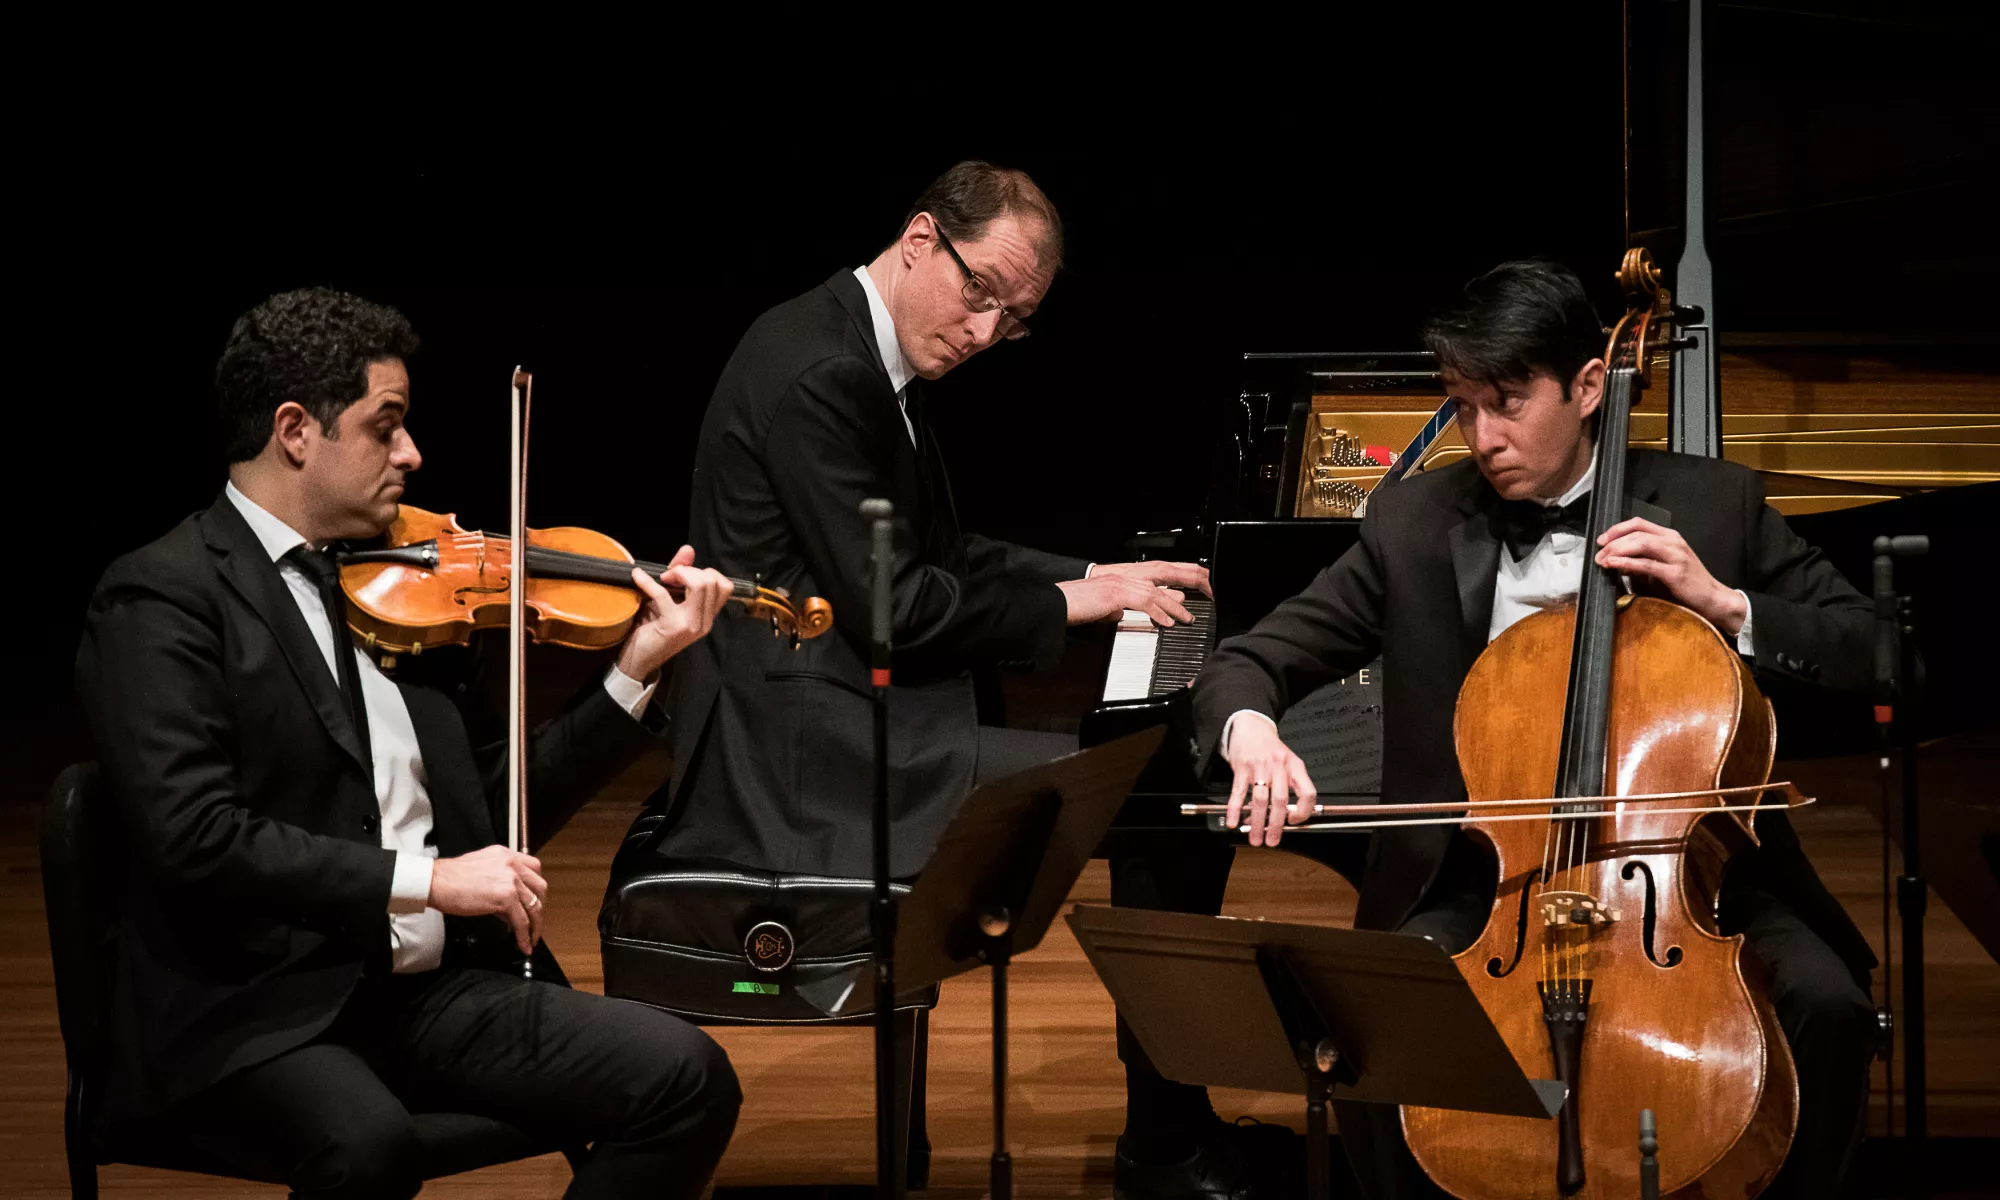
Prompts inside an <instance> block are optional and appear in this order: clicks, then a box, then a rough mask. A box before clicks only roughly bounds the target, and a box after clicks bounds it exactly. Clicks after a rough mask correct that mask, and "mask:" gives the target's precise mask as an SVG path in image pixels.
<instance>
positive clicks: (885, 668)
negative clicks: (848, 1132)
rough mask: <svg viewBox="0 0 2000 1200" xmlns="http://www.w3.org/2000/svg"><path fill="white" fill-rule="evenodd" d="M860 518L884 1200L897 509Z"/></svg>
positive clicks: (888, 1167) (881, 504)
mask: <svg viewBox="0 0 2000 1200" xmlns="http://www.w3.org/2000/svg"><path fill="white" fill-rule="evenodd" d="M861 515H862V516H864V517H866V518H868V519H869V520H870V521H872V522H873V527H872V529H871V531H870V532H871V534H872V539H871V540H872V543H873V552H874V562H873V566H874V574H875V587H874V608H875V611H874V614H873V629H872V634H873V636H872V638H871V639H870V640H871V642H872V643H873V645H872V646H871V648H870V650H871V653H870V666H871V667H872V668H873V672H872V673H873V682H874V685H875V696H874V701H875V812H874V830H873V832H874V842H875V845H874V857H875V900H874V903H873V904H872V905H871V906H870V907H869V910H868V918H869V919H868V931H869V936H870V938H871V940H872V941H873V943H874V950H875V1182H876V1189H877V1191H876V1194H877V1195H879V1196H882V1197H885V1200H902V1197H903V1164H902V1163H901V1162H899V1161H898V1158H899V1157H900V1156H899V1155H898V1154H897V1153H896V1147H897V1143H898V1142H899V1141H900V1140H901V1139H899V1138H898V1137H897V1133H898V1132H899V1129H898V1126H897V1113H896V1081H897V1078H898V1076H897V1071H896V898H895V896H894V894H893V893H891V892H890V891H889V664H890V660H891V657H892V652H893V649H894V645H893V640H894V637H893V635H894V631H893V629H892V627H891V615H892V608H891V605H892V603H893V597H892V595H891V591H892V587H893V578H894V576H893V572H894V569H895V564H894V555H895V525H894V523H893V521H892V518H893V517H894V516H895V508H894V506H893V505H891V504H890V503H889V502H888V501H887V500H864V501H862V503H861Z"/></svg>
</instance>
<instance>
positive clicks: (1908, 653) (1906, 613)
mask: <svg viewBox="0 0 2000 1200" xmlns="http://www.w3.org/2000/svg"><path fill="white" fill-rule="evenodd" d="M1901 610H1902V611H1901V616H1902V629H1901V633H1902V639H1903V674H1902V683H1903V686H1902V697H1901V699H1902V703H1901V704H1900V705H1898V706H1897V707H1898V711H1897V713H1896V726H1897V731H1898V732H1899V733H1900V734H1901V735H1902V736H1901V739H1900V740H1901V741H1902V743H1903V746H1902V751H1903V874H1902V877H1901V878H1899V879H1897V880H1896V911H1897V912H1899V913H1901V914H1902V917H1903V1021H1902V1024H1903V1153H1904V1156H1905V1159H1906V1169H1907V1171H1908V1174H1907V1177H1906V1178H1907V1180H1908V1185H1909V1194H1910V1197H1911V1200H1923V1198H1924V1197H1926V1196H1928V1195H1930V1184H1929V1181H1928V1180H1926V1179H1925V1178H1924V1150H1925V1143H1926V1141H1927V1139H1928V1137H1929V1135H1930V1114H1929V1111H1928V1110H1929V1105H1928V1103H1927V1093H1926V1090H1925V1089H1926V1086H1927V1080H1926V1078H1925V1075H1926V1071H1925V1063H1924V909H1925V907H1926V901H1927V900H1928V898H1929V895H1930V892H1929V888H1928V885H1927V884H1926V883H1925V882H1924V865H1923V843H1922V842H1921V841H1920V840H1919V832H1918V814H1919V812H1920V811H1921V808H1922V806H1921V805H1919V804H1918V803H1917V711H1918V709H1917V636H1916V628H1915V625H1914V624H1913V621H1912V617H1911V613H1910V600H1909V598H1908V597H1907V596H1905V597H1903V600H1902V604H1901Z"/></svg>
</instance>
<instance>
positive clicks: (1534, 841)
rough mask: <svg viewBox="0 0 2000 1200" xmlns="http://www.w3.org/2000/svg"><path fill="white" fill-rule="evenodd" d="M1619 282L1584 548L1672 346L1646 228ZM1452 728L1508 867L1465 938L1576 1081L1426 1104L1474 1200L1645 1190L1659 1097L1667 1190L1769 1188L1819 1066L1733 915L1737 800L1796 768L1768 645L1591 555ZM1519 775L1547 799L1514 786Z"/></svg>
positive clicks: (1407, 1120)
mask: <svg viewBox="0 0 2000 1200" xmlns="http://www.w3.org/2000/svg"><path fill="white" fill-rule="evenodd" d="M1619 280H1620V283H1621V284H1623V285H1624V287H1625V290H1626V293H1627V295H1628V297H1629V307H1628V310H1627V312H1626V314H1625V316H1624V317H1623V318H1622V319H1621V320H1620V321H1619V323H1618V326H1617V327H1616V328H1615V329H1614V330H1613V331H1612V335H1611V342H1610V346H1609V349H1608V350H1607V352H1606V356H1605V361H1606V363H1607V365H1608V366H1609V371H1608V372H1607V380H1606V388H1605V399H1604V403H1603V406H1602V408H1601V410H1600V411H1601V412H1602V414H1603V415H1602V416H1601V417H1600V423H1599V428H1598V436H1599V445H1600V446H1601V447H1602V449H1601V450H1600V452H1599V453H1598V456H1597V467H1596V476H1595V483H1594V486H1593V488H1592V490H1591V493H1590V512H1589V521H1588V529H1587V530H1586V532H1585V544H1586V545H1595V544H1596V541H1597V538H1598V536H1599V535H1601V534H1602V533H1603V532H1604V531H1605V530H1607V529H1609V528H1610V527H1611V526H1612V525H1614V524H1616V523H1618V522H1619V521H1620V520H1622V519H1624V517H1625V515H1626V513H1625V507H1626V499H1625V465H1626V455H1625V454H1624V449H1625V445H1626V440H1627V436H1628V434H1627V430H1628V418H1629V415H1630V410H1631V405H1632V403H1633V402H1634V398H1635V396H1636V395H1637V393H1638V392H1639V391H1640V390H1641V389H1643V388H1644V387H1645V386H1646V385H1647V383H1648V380H1649V378H1650V374H1651V371H1652V368H1653V360H1654V356H1655V355H1656V353H1658V352H1660V351H1661V350H1663V349H1669V348H1672V347H1671V346H1670V345H1668V344H1666V336H1667V335H1670V334H1671V330H1672V324H1673V320H1674V310H1673V308H1672V306H1671V304H1670V302H1669V298H1668V296H1667V294H1666V292H1665V291H1664V289H1662V288H1660V286H1659V272H1658V270H1657V269H1655V268H1654V267H1653V264H1652V262H1651V260H1650V259H1649V258H1648V257H1647V256H1646V253H1645V252H1644V251H1643V250H1633V251H1631V252H1630V253H1628V254H1627V255H1626V259H1625V263H1624V266H1623V268H1622V269H1621V270H1620V272H1619ZM1455 739H1456V743H1457V751H1458V759H1459V767H1460V770H1461V773H1462V774H1463V776H1464V779H1465V784H1466V791H1467V794H1468V796H1469V798H1470V800H1471V801H1472V803H1471V804H1470V805H1468V806H1465V812H1466V813H1467V815H1466V817H1465V819H1464V820H1463V821H1462V822H1461V825H1462V828H1464V829H1465V830H1466V831H1467V832H1468V833H1469V834H1471V835H1472V836H1474V837H1476V838H1480V839H1483V840H1484V841H1485V842H1486V843H1488V844H1489V845H1490V846H1491V848H1492V850H1493V853H1494V855H1495V858H1496V860H1497V863H1498V881H1497V888H1496V894H1495V898H1494V902H1493V908H1492V910H1491V912H1490V913H1489V914H1488V918H1487V923H1486V926H1485V928H1484V929H1483V930H1482V931H1481V933H1480V935H1479V937H1478V939H1477V940H1476V941H1474V942H1473V943H1472V945H1471V946H1469V947H1467V948H1466V949H1465V950H1464V951H1463V952H1461V953H1459V954H1458V955H1456V956H1454V961H1455V962H1456V963H1457V965H1458V968H1459V971H1460V973H1461V974H1462V975H1463V976H1464V977H1465V979H1466V981H1467V982H1468V983H1469V984H1470V985H1471V986H1472V989H1473V991H1474V992H1475V993H1476V994H1477V995H1478V996H1479V999H1480V1002H1481V1004H1482V1005H1483V1006H1484V1007H1485V1009H1486V1012H1487V1014H1488V1015H1489V1016H1490V1017H1491V1018H1492V1019H1493V1023H1494V1025H1495V1027H1496V1028H1498V1029H1499V1031H1500V1034H1501V1036H1502V1037H1503V1038H1504V1039H1505V1040H1506V1042H1507V1046H1508V1048H1509V1049H1510V1050H1512V1051H1513V1053H1514V1056H1515V1058H1516V1060H1517V1061H1519V1062H1520V1063H1521V1065H1522V1066H1523V1068H1524V1069H1525V1070H1526V1071H1527V1073H1528V1074H1530V1075H1540V1076H1546V1075H1549V1074H1553V1075H1554V1076H1555V1077H1556V1078H1558V1079H1560V1080H1561V1081H1562V1082H1564V1083H1566V1084H1567V1085H1568V1087H1569V1094H1568V1097H1567V1099H1566V1100H1565V1101H1564V1104H1563V1107H1562V1110H1561V1111H1560V1112H1559V1113H1558V1114H1557V1118H1556V1120H1555V1121H1553V1122H1550V1123H1546V1124H1544V1123H1541V1122H1533V1121H1526V1120H1522V1119H1519V1118H1512V1117H1496V1116H1490V1115H1485V1114H1479V1113H1466V1112H1453V1111H1446V1110H1443V1109H1427V1108H1404V1109H1403V1110H1402V1121H1403V1130H1404V1133H1405V1135H1406V1136H1407V1138H1408V1140H1409V1146H1410V1151H1411V1153H1412V1154H1414V1155H1415V1156H1416V1159H1417V1162H1418V1164H1419V1165H1420V1166H1421V1167H1422V1168H1423V1169H1424V1171H1425V1172H1426V1173H1427V1174H1429V1175H1430V1177H1431V1179H1432V1180H1433V1181H1434V1182H1436V1183H1437V1184H1438V1185H1439V1186H1440V1187H1442V1188H1444V1189H1445V1190H1446V1191H1447V1192H1449V1193H1451V1194H1452V1195H1453V1196H1457V1197H1459V1198H1460V1200H1543V1198H1546V1200H1558V1198H1560V1200H1608V1198H1611V1197H1617V1198H1619V1200H1623V1198H1624V1197H1628V1196H1634V1195H1637V1194H1638V1193H1639V1155H1638V1154H1637V1153H1636V1152H1635V1149H1636V1141H1635V1136H1634V1135H1635V1131H1636V1130H1637V1128H1638V1124H1639V1113H1640V1110H1641V1109H1647V1108H1650V1109H1652V1110H1654V1111H1655V1112H1656V1113H1657V1114H1658V1127H1659V1128H1660V1129H1661V1130H1663V1131H1664V1130H1668V1129H1671V1130H1672V1131H1673V1136H1672V1137H1671V1138H1665V1137H1663V1138H1662V1139H1661V1141H1660V1150H1659V1191H1660V1194H1662V1195H1666V1194H1669V1193H1673V1194H1678V1195H1701V1196H1740V1197H1750V1196H1755V1195H1757V1194H1758V1193H1759V1192H1761V1191H1762V1190H1763V1189H1764V1187H1765V1186H1766V1185H1767V1184H1768V1183H1769V1182H1770V1180H1771V1178H1772V1176H1774V1175H1776V1174H1777V1171H1778V1168H1779V1166H1781V1165H1782V1164H1783V1162H1784V1158H1785V1153H1786V1151H1787V1149H1788V1148H1789V1147H1790V1144H1791V1139H1792V1134H1793V1131H1794V1128H1795V1126H1796V1123H1797V1108H1798V1077H1797V1074H1796V1072H1795V1070H1794V1067H1793V1063H1792V1058H1791V1052H1790V1050H1789V1049H1788V1048H1787V1046H1786V1044H1785V1040H1784V1037H1783V1035H1782V1032H1781V1030H1780V1029H1779V1027H1778V1023H1777V1018H1776V1016H1775V1014H1774V1012H1773V1009H1772V1006H1771V1000H1770V996H1769V994H1768V991H1767V989H1766V987H1765V984H1764V982H1763V980H1762V979H1761V978H1760V976H1759V969H1758V967H1757V965H1756V960H1755V959H1754V958H1752V957H1748V956H1746V955H1745V953H1744V939H1743V938H1742V937H1741V936H1740V935H1739V936H1725V935H1723V934H1722V932H1721V931H1720V929H1719V928H1718V927H1717V924H1716V919H1715V911H1716V899H1717V894H1718V890H1719V886H1720V882H1721V878H1722V872H1723V867H1724V865H1725V864H1726V862H1727V860H1728V858H1729V856H1730V855H1731V854H1732V853H1734V852H1736V851H1737V850H1739V849H1742V848H1746V847H1749V846H1753V845H1755V844H1756V842H1757V833H1756V829H1755V825H1754V811H1745V809H1744V808H1743V807H1742V806H1735V805H1731V804H1729V803H1727V801H1726V800H1725V799H1724V797H1725V796H1726V795H1727V796H1734V795H1742V794H1745V793H1761V792H1763V791H1765V790H1770V789H1772V788H1773V787H1774V785H1771V784H1769V783H1767V780H1768V779H1769V775H1770V767H1771V757H1772V751H1773V747H1774V745H1775V741H1776V724H1775V722H1774V720H1773V717H1772V713H1771V706H1770V703H1769V702H1768V701H1767V700H1765V698H1764V697H1763V696H1762V695H1761V694H1759V693H1758V691H1757V687H1756V684H1755V683H1754V681H1753V680H1752V677H1751V675H1750V671H1749V668H1747V667H1746V666H1745V665H1744V663H1743V661H1742V659H1741V658H1739V657H1738V656H1737V654H1736V650H1735V647H1734V646H1733V645H1731V644H1730V643H1729V642H1728V641H1727V640H1726V639H1725V638H1724V637H1723V635H1722V634H1721V633H1720V632H1719V631H1718V630H1717V629H1716V628H1715V627H1714V626H1713V625H1711V624H1709V622H1708V621H1706V620H1704V619H1703V618H1701V617H1700V616H1698V615H1696V614H1695V613H1694V612H1692V611H1690V610H1688V609H1686V608H1683V607H1681V606H1680V605H1677V604H1673V603H1670V602H1668V601H1666V600H1661V599H1655V598H1651V597H1635V596H1631V595H1627V594H1623V593H1622V592H1621V588H1620V584H1619V577H1618V574H1617V573H1616V572H1615V571H1611V570H1607V569H1604V568H1600V567H1597V566H1595V565H1592V564H1586V565H1585V567H1584V575H1583V580H1582V584H1581V587H1580V589H1579V592H1578V595H1577V598H1576V600H1575V602H1574V603H1572V604H1570V605H1567V606H1564V607H1561V608H1554V609H1549V610H1545V611H1543V612H1540V613H1536V614H1535V615H1532V616H1529V617H1527V618H1525V619H1523V620H1521V621H1519V622H1517V623H1516V624H1514V625H1513V626H1511V627H1509V628H1508V630H1507V631H1506V632H1505V633H1503V634H1501V635H1500V636H1499V637H1497V638H1495V639H1494V640H1493V642H1492V644H1490V645H1489V646H1487V648H1486V650H1485V651H1484V652H1483V653H1482V654H1481V655H1480V657H1479V659H1478V661H1477V662H1475V663H1474V664H1473V667H1472V670H1471V672H1470V673H1469V674H1468V675H1467V677H1466V680H1465V683H1464V685H1463V686H1462V687H1461V689H1460V691H1459V695H1458V705H1457V710H1456V717H1455ZM1628 795H1629V796H1631V797H1632V798H1633V799H1635V800H1638V799H1658V800H1664V801H1668V803H1665V804H1658V805H1656V804H1650V803H1627V802H1626V801H1625V797H1627V796H1628ZM1507 797H1548V798H1549V799H1545V800H1539V801H1534V800H1527V801H1524V800H1512V801H1509V802H1508V803H1506V804H1497V803H1493V802H1494V801H1496V800H1498V799H1500V798H1507ZM1482 803H1484V807H1482ZM1422 819H1423V818H1419V820H1422ZM1445 819H1447V820H1448V819H1449V818H1445ZM1683 1189H1685V1190H1683Z"/></svg>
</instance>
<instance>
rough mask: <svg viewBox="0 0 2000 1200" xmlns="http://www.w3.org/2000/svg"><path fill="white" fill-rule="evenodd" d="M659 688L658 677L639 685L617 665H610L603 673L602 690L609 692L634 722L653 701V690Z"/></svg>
mask: <svg viewBox="0 0 2000 1200" xmlns="http://www.w3.org/2000/svg"><path fill="white" fill-rule="evenodd" d="M659 686H660V677H659V676H657V675H655V676H654V677H653V681H652V682H651V683H640V682H639V681H638V680H636V679H634V678H632V677H631V676H630V675H627V674H626V673H625V672H623V671H621V670H619V669H618V664H617V663H613V664H611V667H610V669H609V670H607V671H605V672H604V690H605V691H606V692H609V693H610V694H611V699H612V700H613V701H614V702H615V703H616V704H617V705H618V707H620V708H622V709H624V710H625V711H626V712H628V713H630V714H631V715H632V719H633V720H635V721H636V720H638V719H639V714H640V713H643V712H645V711H646V705H647V704H648V703H649V702H650V701H651V700H652V699H653V690H654V689H655V688H657V687H659Z"/></svg>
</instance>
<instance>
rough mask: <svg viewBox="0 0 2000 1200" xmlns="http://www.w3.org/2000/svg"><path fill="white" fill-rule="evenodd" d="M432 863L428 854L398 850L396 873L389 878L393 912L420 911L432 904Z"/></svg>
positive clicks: (390, 905)
mask: <svg viewBox="0 0 2000 1200" xmlns="http://www.w3.org/2000/svg"><path fill="white" fill-rule="evenodd" d="M432 865H433V864H432V860H431V857H430V855H428V854H416V853H413V852H411V851H408V850H398V851H397V852H396V873H395V874H394V875H393V876H391V877H390V879H389V911H390V912H391V913H420V912H422V911H424V909H425V908H426V907H427V906H428V905H429V904H430V902H431V866H432Z"/></svg>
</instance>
